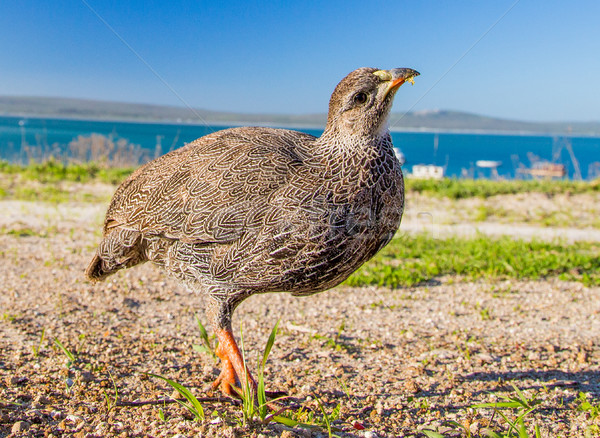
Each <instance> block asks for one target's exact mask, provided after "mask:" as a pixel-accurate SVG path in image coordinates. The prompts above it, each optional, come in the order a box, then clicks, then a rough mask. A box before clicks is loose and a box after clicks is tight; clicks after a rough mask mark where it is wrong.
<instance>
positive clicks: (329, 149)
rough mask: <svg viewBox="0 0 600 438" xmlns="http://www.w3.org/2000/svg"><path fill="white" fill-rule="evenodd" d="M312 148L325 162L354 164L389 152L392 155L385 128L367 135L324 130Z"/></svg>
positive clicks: (389, 137) (390, 141)
mask: <svg viewBox="0 0 600 438" xmlns="http://www.w3.org/2000/svg"><path fill="white" fill-rule="evenodd" d="M314 146H315V147H314V154H315V155H316V156H318V157H319V158H322V159H325V161H337V160H342V161H348V160H351V161H354V162H356V161H357V160H370V159H374V158H376V157H379V156H381V155H382V154H385V153H389V152H392V153H393V150H392V149H391V147H392V139H391V136H390V133H389V131H388V129H387V128H386V129H381V130H379V131H378V132H368V133H358V132H352V131H351V130H348V129H344V130H335V129H329V128H326V129H325V131H324V132H323V134H322V135H321V137H319V138H318V139H317V140H316V141H315V145H314ZM388 149H389V150H388Z"/></svg>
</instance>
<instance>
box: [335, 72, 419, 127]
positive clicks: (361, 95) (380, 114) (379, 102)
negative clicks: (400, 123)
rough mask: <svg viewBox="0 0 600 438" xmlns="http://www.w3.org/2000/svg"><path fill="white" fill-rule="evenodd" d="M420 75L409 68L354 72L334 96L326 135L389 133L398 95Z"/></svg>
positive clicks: (340, 84) (340, 85) (336, 89)
mask: <svg viewBox="0 0 600 438" xmlns="http://www.w3.org/2000/svg"><path fill="white" fill-rule="evenodd" d="M418 75H419V72H418V71H416V70H413V69H410V68H393V69H391V70H378V69H376V68H368V67H363V68H359V69H357V70H354V71H353V72H352V73H350V74H349V75H348V76H346V77H345V78H344V79H342V81H341V82H340V83H339V84H338V85H337V87H335V90H334V92H333V94H332V95H331V99H330V101H329V113H328V116H327V127H326V128H325V131H326V132H329V133H331V134H334V135H363V136H364V135H368V136H379V135H380V134H381V133H382V132H383V131H384V130H386V129H387V118H388V115H389V113H390V109H391V108H392V102H393V100H394V95H395V94H396V91H397V90H398V88H400V86H401V85H402V84H403V83H405V82H411V83H412V82H413V78H414V77H415V76H418Z"/></svg>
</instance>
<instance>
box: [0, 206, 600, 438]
mask: <svg viewBox="0 0 600 438" xmlns="http://www.w3.org/2000/svg"><path fill="white" fill-rule="evenodd" d="M519 196H520V195H519ZM418 201H419V202H413V203H411V202H409V204H408V205H409V209H408V211H407V221H406V229H407V230H418V229H419V226H418V224H417V226H416V227H413V226H412V225H411V217H418V215H419V213H420V212H422V211H437V213H435V217H439V216H440V215H442V213H443V214H445V215H448V214H449V213H448V210H447V209H452V208H454V209H459V210H460V211H464V209H468V208H469V207H468V205H467V204H456V203H455V204H451V203H450V204H448V205H445V204H443V203H442V204H443V205H440V203H438V202H436V201H428V200H427V199H425V198H421V199H419V200H418ZM503 202H504V203H505V205H506V206H509V205H512V204H511V203H519V202H522V201H521V200H518V199H513V198H510V197H507V198H506V200H504V201H503ZM532 202H535V199H534V198H532V200H530V205H531V203H532ZM565 202H573V206H572V208H573V209H577V208H579V207H578V205H579V203H580V202H581V200H575V201H573V200H569V199H565V200H561V205H565ZM427 205H430V206H432V208H426V206H427ZM424 206H425V207H424ZM104 208H105V206H104V205H99V204H68V203H67V204H43V203H30V202H20V201H3V202H0V230H2V233H0V278H1V279H2V280H1V283H0V437H4V436H48V437H49V436H76V437H100V436H123V437H130V436H140V437H141V436H165V437H173V436H177V437H187V436H215V437H216V436H225V437H234V436H255V437H264V436H269V437H271V436H273V437H275V436H284V437H294V436H298V437H308V436H315V437H316V436H327V429H326V427H319V428H315V429H302V428H298V427H295V428H292V427H286V426H283V425H281V424H277V423H273V422H272V423H269V424H266V425H265V424H260V423H259V422H256V421H254V422H250V423H249V424H244V422H243V420H242V414H241V409H240V407H239V406H236V405H235V404H233V403H232V402H231V401H229V400H212V401H204V402H203V405H204V409H205V412H206V420H204V421H201V422H199V421H194V419H193V418H192V416H191V415H190V414H189V413H188V412H187V411H186V410H185V409H183V408H182V407H180V406H178V405H177V404H175V403H167V402H162V403H161V402H160V400H165V397H167V399H166V400H169V397H170V396H171V395H174V394H173V391H172V389H171V388H170V387H169V386H168V385H166V384H164V382H162V381H161V380H159V379H156V378H151V377H148V376H147V375H146V374H144V373H146V372H151V373H157V374H161V375H163V376H166V377H169V378H171V379H173V380H176V381H177V382H179V383H181V384H183V385H185V386H186V387H188V388H190V390H192V392H193V393H194V394H195V395H196V396H198V397H206V396H207V395H208V389H209V387H210V383H211V382H212V381H213V380H214V378H215V377H216V375H217V374H218V367H217V364H216V363H215V361H214V360H213V359H212V358H211V357H210V356H209V355H208V354H206V353H199V352H196V351H195V350H194V349H193V347H192V346H193V344H198V343H200V339H199V330H198V328H197V326H196V322H195V319H194V315H195V314H198V316H199V317H200V319H201V320H202V321H203V322H206V321H205V318H204V315H203V313H202V310H203V306H202V297H198V296H195V295H194V294H191V293H188V292H187V291H186V290H185V289H183V288H181V287H180V286H178V285H177V284H176V283H175V282H174V281H173V280H172V279H170V278H167V277H166V276H165V275H163V274H162V273H161V272H160V271H159V270H157V269H156V268H154V267H153V266H151V265H149V264H148V265H144V266H140V267H136V268H134V269H131V270H128V271H124V272H121V273H119V274H117V275H115V276H113V277H111V278H110V279H109V280H107V281H106V282H104V283H100V284H97V285H92V284H90V283H88V282H87V281H85V279H84V278H83V270H84V268H85V266H86V264H87V262H88V260H89V259H90V257H91V255H92V253H93V250H94V246H95V244H96V243H97V241H98V239H99V230H100V223H101V220H102V215H103V213H104ZM444 208H446V209H444ZM506 208H508V207H506ZM435 209H437V210H435ZM458 213H459V212H458V211H456V212H455V214H458ZM465 214H466V213H465ZM465 221H467V219H465ZM442 222H444V221H442V220H440V221H439V222H438V223H440V224H442ZM497 223H501V221H496V220H487V221H484V222H477V223H469V222H467V225H466V226H472V227H475V226H477V227H479V228H483V229H489V230H493V232H495V233H497V232H507V231H511V229H512V228H515V226H514V225H513V226H511V227H509V228H508V229H502V228H498V227H497V226H495V225H494V224H497ZM444 225H447V226H448V227H447V228H446V229H442V231H441V232H443V233H451V232H456V229H457V228H456V223H454V224H452V223H448V221H446V223H445V224H444ZM521 226H522V227H530V228H532V229H534V230H536V232H538V233H539V235H540V236H541V237H542V238H544V237H549V238H550V237H554V236H555V235H556V233H548V232H547V230H540V228H539V227H535V226H532V225H531V224H530V223H522V224H521ZM411 227H412V228H411ZM452 227H454V228H452ZM563 228H564V227H563ZM559 229H560V230H562V228H560V227H559ZM564 229H565V230H567V231H569V230H570V232H573V233H577V232H578V231H577V227H571V228H564ZM490 232H492V231H490ZM557 233H558V235H560V234H561V233H562V231H557ZM530 234H531V233H530ZM593 239H596V240H597V238H596V237H593ZM278 319H280V321H281V322H280V331H279V334H278V336H277V338H276V342H275V346H274V347H273V351H272V353H271V356H270V358H269V362H268V364H267V367H266V371H265V373H266V379H267V386H268V389H272V390H284V391H287V392H288V394H289V395H290V396H291V399H290V400H288V401H286V402H285V403H286V404H287V405H290V406H291V405H293V404H296V405H301V406H304V407H305V409H306V410H305V413H304V415H305V417H308V416H311V415H312V416H313V417H318V418H321V417H322V415H321V413H320V408H319V407H318V404H317V402H316V398H318V400H319V401H320V402H321V403H322V404H323V406H324V409H325V411H326V412H327V413H331V412H332V411H333V410H334V408H335V407H336V406H338V405H339V416H338V418H337V419H335V420H334V421H333V426H334V427H335V429H336V431H335V432H334V433H336V434H337V435H338V436H345V437H395V436H424V435H422V434H421V433H420V430H422V429H424V428H425V429H433V430H436V431H438V432H441V433H444V434H445V435H446V436H464V435H465V434H464V430H463V429H461V428H460V427H458V426H456V425H452V424H450V423H448V421H455V422H457V423H460V424H461V425H462V426H463V427H464V428H467V429H468V430H470V432H471V433H472V436H484V435H483V434H484V429H485V428H486V427H491V428H492V429H494V430H496V431H501V430H504V429H505V425H504V424H503V422H502V420H501V418H500V416H499V415H498V414H494V413H493V412H492V411H491V410H489V409H472V408H471V406H472V405H474V404H476V403H489V402H494V401H497V400H498V399H499V397H500V396H503V395H514V390H513V388H512V386H511V384H515V385H517V386H518V387H519V388H521V389H522V390H524V392H525V395H526V396H527V397H529V398H533V397H536V398H537V399H538V400H539V401H540V404H539V405H538V406H537V409H536V410H535V411H534V412H532V413H531V414H530V415H529V416H528V417H527V418H526V421H525V423H526V424H527V425H528V426H529V427H530V433H531V427H532V426H533V425H534V424H538V425H539V426H540V429H541V433H542V436H545V437H554V436H572V437H579V436H581V437H583V436H586V430H587V431H588V433H590V435H589V436H595V435H594V434H595V432H594V430H597V429H594V427H599V426H600V419H599V418H598V417H596V418H593V416H592V415H590V412H583V411H580V410H577V409H576V407H577V406H578V405H579V403H578V402H577V397H578V394H579V392H584V393H586V394H588V399H589V400H591V401H592V402H593V403H594V404H596V405H598V404H599V401H598V400H599V399H600V343H599V341H598V340H599V339H600V289H599V288H587V287H584V286H583V285H581V284H579V283H569V282H562V281H559V280H556V279H549V280H545V281H501V282H486V281H481V282H474V283H471V282H464V281H460V279H456V278H453V277H446V278H440V279H438V280H437V281H435V282H430V283H429V284H424V285H421V286H419V287H414V288H405V289H396V290H390V289H385V288H362V289H352V288H348V287H338V288H336V289H334V290H332V291H328V292H325V293H322V294H319V295H316V296H313V297H309V298H294V297H291V296H289V295H287V294H270V295H263V296H254V297H251V298H249V299H248V300H246V301H245V302H244V303H243V304H242V305H241V307H240V308H239V309H238V311H237V312H236V315H235V319H234V325H236V326H237V327H239V326H240V325H242V326H243V333H244V343H245V349H246V351H247V352H248V357H249V358H251V360H250V364H251V368H252V369H256V366H255V363H256V361H255V359H254V358H255V357H256V355H257V353H258V352H262V349H263V348H264V345H265V343H266V340H267V338H268V335H269V333H270V331H271V329H272V327H273V326H274V324H275V322H276V321H277V320H278ZM42 333H44V339H43V342H40V341H41V336H42ZM55 340H58V341H59V342H61V343H62V344H63V345H64V346H65V347H66V348H67V349H68V350H69V351H70V352H71V353H73V354H74V355H75V358H76V360H75V362H74V363H70V362H69V361H68V360H67V357H66V355H65V353H64V352H63V351H61V349H60V348H58V347H57V345H56V343H55ZM38 349H39V351H38ZM112 379H114V384H115V385H116V387H117V392H118V394H117V398H118V405H117V406H116V407H113V408H112V409H109V408H110V405H111V404H112V400H113V398H114V396H115V390H114V387H113V380H112ZM105 394H106V396H107V397H108V399H107V398H106V397H105ZM128 402H133V403H128ZM143 402H151V403H149V404H143ZM127 404H133V405H134V406H130V405H127ZM294 410H296V411H297V410H298V408H297V407H294ZM160 412H162V413H163V414H164V415H161V414H160ZM161 416H162V418H161ZM163 418H164V419H163ZM503 428H504V429H503ZM461 430H463V433H462V435H461ZM532 436H533V435H532Z"/></svg>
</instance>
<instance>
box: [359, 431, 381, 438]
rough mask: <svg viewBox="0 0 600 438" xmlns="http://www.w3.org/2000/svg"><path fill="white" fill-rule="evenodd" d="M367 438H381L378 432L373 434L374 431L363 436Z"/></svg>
mask: <svg viewBox="0 0 600 438" xmlns="http://www.w3.org/2000/svg"><path fill="white" fill-rule="evenodd" d="M363 436H364V437H365V438H379V435H377V432H373V431H372V430H366V431H365V432H364V434H363Z"/></svg>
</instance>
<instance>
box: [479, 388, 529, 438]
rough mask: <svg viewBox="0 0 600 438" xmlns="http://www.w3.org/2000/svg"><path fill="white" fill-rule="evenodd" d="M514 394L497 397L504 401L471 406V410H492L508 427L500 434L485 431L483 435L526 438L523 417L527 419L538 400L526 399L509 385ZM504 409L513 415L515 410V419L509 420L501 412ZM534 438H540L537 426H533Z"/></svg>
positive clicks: (499, 437)
mask: <svg viewBox="0 0 600 438" xmlns="http://www.w3.org/2000/svg"><path fill="white" fill-rule="evenodd" d="M511 386H512V387H513V389H514V391H515V394H516V395H512V396H505V395H501V396H499V397H500V398H501V399H503V400H504V401H501V402H495V403H480V404H476V405H473V406H471V408H472V409H486V408H492V409H493V412H494V414H496V413H497V414H499V415H500V416H501V417H502V418H503V419H504V421H505V423H506V424H507V425H508V429H507V430H506V431H502V432H501V433H498V432H495V431H493V430H489V429H486V430H485V431H484V433H485V434H486V435H487V436H488V437H490V438H528V437H529V433H528V432H527V426H526V425H525V417H527V416H528V415H529V414H530V413H531V412H533V411H534V410H535V409H536V408H537V405H538V404H540V403H541V402H540V400H538V399H537V398H535V396H534V397H532V398H527V397H526V396H525V394H523V392H522V391H521V390H520V389H519V388H518V387H517V386H516V385H515V384H514V383H511ZM504 409H509V410H511V413H513V412H514V411H515V410H516V418H514V419H511V416H509V415H507V414H505V413H504V412H503V410H504ZM534 431H535V438H540V437H541V434H540V428H539V426H538V425H537V424H535V425H534Z"/></svg>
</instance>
